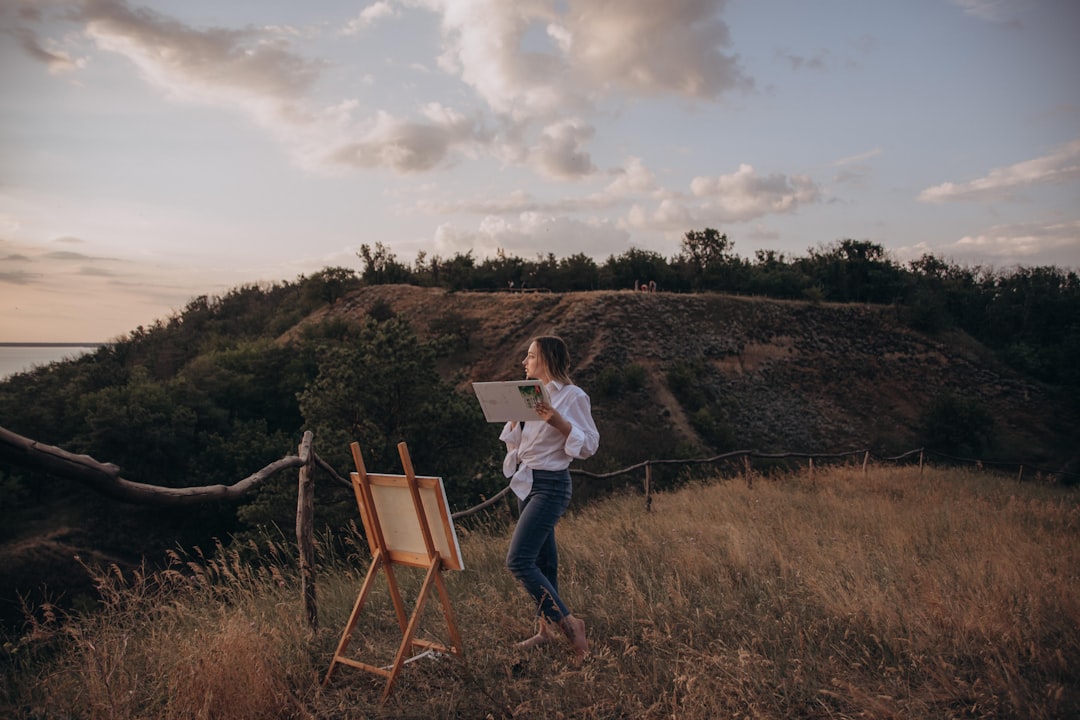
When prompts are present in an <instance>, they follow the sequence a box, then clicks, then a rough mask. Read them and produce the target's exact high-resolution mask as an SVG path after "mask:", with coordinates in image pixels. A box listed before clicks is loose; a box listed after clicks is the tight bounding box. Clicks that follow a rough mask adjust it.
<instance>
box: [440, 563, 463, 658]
mask: <svg viewBox="0 0 1080 720" xmlns="http://www.w3.org/2000/svg"><path fill="white" fill-rule="evenodd" d="M435 587H436V588H437V589H438V591H439V600H440V602H442V608H443V617H444V618H446V627H447V630H448V631H449V632H450V646H451V650H453V652H454V654H455V655H460V654H461V635H459V634H458V629H457V623H456V622H455V620H454V611H453V609H452V608H451V606H450V593H448V592H447V591H446V580H445V579H444V578H443V575H442V573H441V572H440V573H436V574H435Z"/></svg>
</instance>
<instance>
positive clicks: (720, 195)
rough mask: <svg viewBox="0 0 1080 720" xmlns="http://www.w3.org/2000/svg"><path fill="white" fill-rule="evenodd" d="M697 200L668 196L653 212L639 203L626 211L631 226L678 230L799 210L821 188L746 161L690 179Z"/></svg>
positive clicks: (802, 178)
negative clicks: (765, 171) (758, 169)
mask: <svg viewBox="0 0 1080 720" xmlns="http://www.w3.org/2000/svg"><path fill="white" fill-rule="evenodd" d="M690 191H691V193H692V196H693V198H696V201H695V200H693V199H690V198H686V197H673V198H665V199H663V200H662V201H661V202H660V204H659V205H658V206H657V208H656V210H654V211H653V212H652V213H651V214H650V213H648V212H646V211H645V209H644V208H642V207H641V206H640V205H636V206H635V207H634V208H633V209H632V210H631V212H630V213H629V214H628V215H627V218H626V221H625V222H626V223H627V225H628V227H632V228H636V229H641V230H666V231H672V230H678V229H680V228H682V229H685V228H688V227H694V226H700V225H715V224H722V223H732V222H747V221H750V220H755V219H757V218H760V217H764V216H766V215H773V214H786V213H792V212H795V211H796V210H797V209H798V208H799V206H801V205H808V204H812V203H816V202H819V201H820V200H821V190H820V188H819V187H818V185H817V184H816V183H815V182H814V181H813V180H811V179H810V178H809V177H807V176H805V175H790V176H789V175H784V174H781V173H774V174H772V175H768V176H761V175H758V174H757V172H756V171H755V170H754V168H753V167H752V166H750V165H747V164H742V165H740V166H739V169H738V170H736V171H735V172H734V173H731V174H730V175H720V176H716V177H707V176H700V177H696V178H694V179H693V180H692V181H691V183H690Z"/></svg>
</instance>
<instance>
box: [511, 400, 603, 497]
mask: <svg viewBox="0 0 1080 720" xmlns="http://www.w3.org/2000/svg"><path fill="white" fill-rule="evenodd" d="M547 391H548V395H550V396H551V407H552V408H554V409H555V410H557V411H558V413H559V414H560V415H562V416H563V418H564V419H565V420H566V421H567V422H569V423H570V434H569V435H567V436H566V437H563V434H562V433H561V432H559V431H558V430H556V429H555V428H553V427H552V426H551V425H549V424H548V423H546V422H544V421H543V420H540V419H539V418H537V419H536V420H535V421H530V422H526V423H525V426H524V428H522V425H521V423H516V422H508V423H506V426H505V427H504V428H503V431H502V434H500V435H499V439H500V440H502V441H503V442H504V443H506V458H505V459H504V460H503V474H504V475H505V476H506V477H508V478H510V489H511V490H513V491H514V494H515V495H517V496H518V497H519V498H521V499H522V500H524V499H525V498H527V497H528V496H529V491H530V490H531V489H532V483H533V477H532V471H533V470H563V469H565V468H567V467H569V466H570V462H571V461H572V460H585V459H586V458H589V457H592V456H593V454H594V453H595V452H596V448H597V447H599V445H600V433H599V431H597V429H596V423H595V422H594V421H593V417H592V403H591V402H590V400H589V396H588V395H587V394H586V393H585V391H584V390H582V389H581V388H579V387H578V386H577V385H569V384H564V383H561V382H558V381H556V380H553V381H552V382H550V383H548V384H547Z"/></svg>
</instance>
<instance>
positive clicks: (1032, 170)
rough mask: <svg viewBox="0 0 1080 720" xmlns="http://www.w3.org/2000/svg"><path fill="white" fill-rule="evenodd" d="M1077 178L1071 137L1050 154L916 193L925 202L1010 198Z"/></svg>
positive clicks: (1079, 156) (1079, 158)
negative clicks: (1032, 188)
mask: <svg viewBox="0 0 1080 720" xmlns="http://www.w3.org/2000/svg"><path fill="white" fill-rule="evenodd" d="M1077 179H1080V140H1073V141H1072V142H1071V143H1067V144H1065V145H1062V146H1061V147H1059V148H1058V149H1057V150H1055V151H1054V152H1052V153H1051V154H1049V155H1044V156H1043V157H1040V158H1035V159H1034V160H1025V161H1024V162H1019V163H1016V164H1015V165H1009V166H1008V167H1003V168H995V169H993V170H991V171H990V172H989V174H987V175H986V176H985V177H981V178H978V179H976V180H972V181H970V182H966V183H952V182H946V183H942V184H940V185H934V186H933V187H928V188H926V189H925V190H923V191H922V192H921V193H919V200H920V201H921V202H926V203H945V202H957V201H1001V200H1010V199H1014V191H1015V190H1017V189H1019V188H1023V187H1030V186H1035V185H1047V184H1059V183H1065V182H1071V181H1074V180H1077Z"/></svg>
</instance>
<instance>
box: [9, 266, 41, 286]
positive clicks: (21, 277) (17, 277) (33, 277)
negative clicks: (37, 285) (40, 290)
mask: <svg viewBox="0 0 1080 720" xmlns="http://www.w3.org/2000/svg"><path fill="white" fill-rule="evenodd" d="M40 278H41V274H40V273H34V272H29V271H27V270H0V283H10V284H11V285H29V284H31V283H33V282H36V281H37V280H38V279H40Z"/></svg>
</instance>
